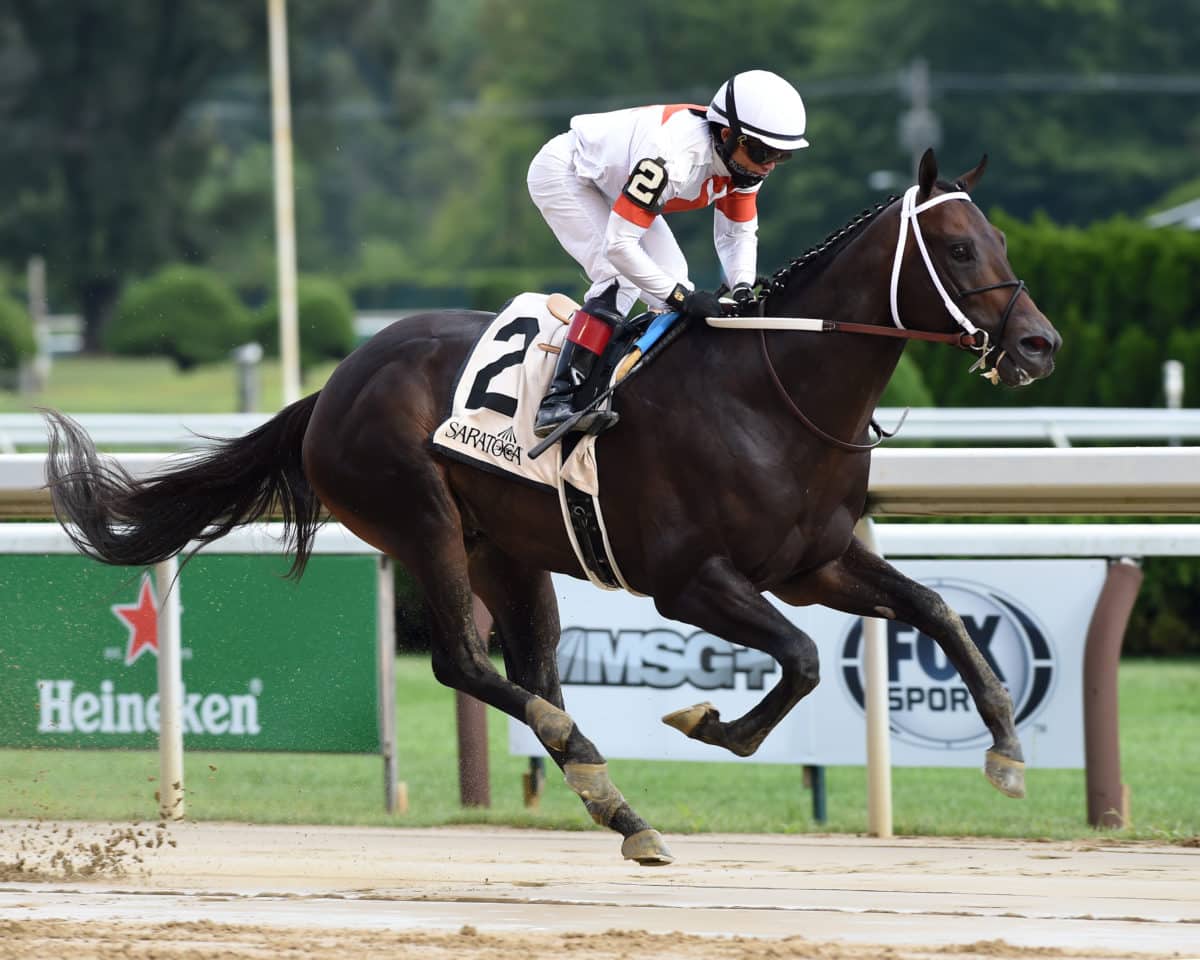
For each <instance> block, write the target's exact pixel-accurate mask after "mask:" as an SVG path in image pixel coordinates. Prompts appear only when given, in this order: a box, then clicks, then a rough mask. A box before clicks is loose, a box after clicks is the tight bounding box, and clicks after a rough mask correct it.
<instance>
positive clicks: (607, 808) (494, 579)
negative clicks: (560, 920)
mask: <svg viewBox="0 0 1200 960" xmlns="http://www.w3.org/2000/svg"><path fill="white" fill-rule="evenodd" d="M470 577H471V588H472V589H473V590H474V592H475V593H476V594H477V595H478V596H479V598H480V599H481V600H483V602H484V604H485V605H486V606H487V608H488V610H489V612H490V613H491V614H492V616H493V617H494V618H495V621H496V625H497V627H498V628H499V633H500V637H501V640H502V642H503V645H504V663H505V670H506V672H507V674H508V677H509V679H510V680H511V681H512V682H514V683H515V684H517V685H519V686H520V687H522V688H523V689H524V690H526V691H528V692H530V693H532V694H534V695H533V696H531V697H529V698H528V699H527V700H526V701H525V703H524V706H523V708H522V712H521V714H520V716H519V717H518V719H521V720H524V721H525V722H526V723H527V724H529V726H530V728H531V729H532V730H533V732H534V733H535V734H536V735H537V738H538V739H539V740H540V741H541V742H542V745H543V746H545V747H546V751H547V753H549V755H550V757H551V758H552V759H553V760H554V762H555V763H557V764H558V766H559V767H560V769H561V770H562V772H563V777H564V778H565V779H566V782H567V785H568V786H569V787H570V788H571V789H572V790H574V791H575V793H576V794H578V795H579V798H580V799H581V800H582V801H583V804H584V806H585V807H586V808H587V811H588V813H589V814H590V816H591V817H592V819H593V820H594V821H595V822H596V823H598V824H600V825H602V826H606V827H611V828H612V829H613V830H616V831H617V832H618V833H620V834H621V835H622V836H623V837H624V838H625V840H624V842H623V843H622V844H621V854H622V856H624V857H625V858H626V859H628V860H636V861H637V862H638V863H641V864H644V865H647V866H652V865H660V864H667V863H670V862H671V861H672V860H674V859H675V858H674V857H673V856H672V855H671V851H670V850H669V849H667V845H666V843H665V842H664V841H663V838H662V835H661V834H660V833H659V832H658V831H657V830H655V829H653V828H652V827H651V826H650V825H649V824H648V823H646V821H645V820H643V819H642V818H641V817H640V816H638V814H637V813H636V812H635V811H634V810H633V808H632V807H631V806H630V805H629V803H628V801H626V799H625V798H624V797H623V796H622V795H621V791H620V790H618V789H617V788H616V786H615V785H614V784H613V782H612V780H611V779H609V776H608V765H607V764H606V763H605V760H604V757H603V756H601V754H600V752H599V751H598V750H597V749H596V747H595V746H594V745H593V744H592V742H591V741H590V740H588V739H587V737H585V736H584V735H583V733H582V732H580V730H579V728H578V727H576V726H575V721H574V720H572V719H571V717H570V716H569V715H568V714H567V713H566V712H565V711H564V710H563V701H562V689H561V686H560V681H559V676H558V640H559V636H560V631H559V621H558V603H557V601H556V600H555V597H554V589H553V585H552V583H551V580H550V575H549V574H548V573H547V572H546V571H544V570H535V569H533V568H530V567H528V566H526V565H524V564H522V563H521V562H520V561H518V560H516V559H515V558H513V557H510V556H507V555H505V554H503V553H501V552H499V551H498V550H496V549H495V548H494V547H492V546H491V545H490V544H488V543H477V544H473V545H472V548H471V553H470Z"/></svg>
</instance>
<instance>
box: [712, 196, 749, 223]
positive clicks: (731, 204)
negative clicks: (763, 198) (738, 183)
mask: <svg viewBox="0 0 1200 960" xmlns="http://www.w3.org/2000/svg"><path fill="white" fill-rule="evenodd" d="M757 197H758V191H755V192H754V193H739V192H734V193H727V194H725V196H723V197H721V199H720V200H718V201H717V202H716V208H717V209H718V210H720V211H721V212H722V213H723V214H725V216H727V217H728V218H729V219H730V220H736V221H737V222H738V223H746V222H747V221H749V220H753V219H754V218H755V217H757V216H758V200H757Z"/></svg>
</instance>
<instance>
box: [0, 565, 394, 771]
mask: <svg viewBox="0 0 1200 960" xmlns="http://www.w3.org/2000/svg"><path fill="white" fill-rule="evenodd" d="M286 569H287V561H286V560H285V559H283V558H281V557H278V556H263V555H250V554H244V555H238V554H221V555H212V556H205V555H203V554H201V555H200V556H198V557H197V558H195V559H194V560H193V561H192V562H191V563H189V564H187V565H186V566H185V567H184V568H183V572H182V574H181V576H180V578H179V580H178V581H177V582H176V584H175V586H174V588H173V589H175V590H178V591H179V592H180V602H181V606H182V630H181V635H182V641H183V644H182V646H183V649H182V662H183V685H184V689H183V694H182V700H181V713H182V721H183V735H184V743H185V746H186V747H187V748H190V749H204V750H298V751H313V752H339V753H374V752H377V751H378V749H379V734H378V726H377V709H378V706H377V704H378V692H377V685H376V667H375V635H376V631H375V616H376V614H375V599H374V590H375V560H374V558H373V557H371V556H362V555H360V556H342V555H339V556H316V557H314V558H313V559H312V561H311V562H310V564H309V566H308V569H307V571H306V573H305V576H304V578H303V580H301V581H300V582H299V583H296V582H293V581H291V580H284V579H283V578H282V576H281V575H282V574H283V573H284V572H285V571H286ZM158 636H159V633H158V598H157V596H156V595H155V587H154V580H153V578H152V576H151V575H150V573H149V572H145V571H141V570H133V569H121V568H112V567H105V566H103V565H101V564H97V563H95V562H94V561H91V560H87V559H85V558H83V557H78V556H71V555H54V556H28V555H23V556H13V555H4V556H0V746H6V747H119V748H153V747H155V746H156V745H157V735H158V728H159V704H158V692H157V687H158V671H157V659H158Z"/></svg>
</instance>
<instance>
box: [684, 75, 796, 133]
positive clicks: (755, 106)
mask: <svg viewBox="0 0 1200 960" xmlns="http://www.w3.org/2000/svg"><path fill="white" fill-rule="evenodd" d="M707 116H708V119H709V120H710V121H711V122H713V123H717V124H720V125H721V126H722V127H729V128H730V130H732V131H733V135H732V136H731V137H730V140H731V141H735V142H736V140H737V138H738V137H739V136H746V137H749V138H752V139H754V140H759V141H761V142H762V143H765V144H766V145H767V146H769V147H774V148H775V149H776V150H799V149H801V148H802V147H807V146H808V141H807V140H805V139H804V126H805V123H806V121H807V117H806V115H805V112H804V101H803V100H801V99H800V94H799V93H797V92H796V88H795V87H793V86H792V85H791V84H790V83H788V82H787V81H786V80H784V79H783V77H781V76H779V74H777V73H771V72H770V71H769V70H747V71H746V72H744V73H739V74H735V75H734V76H733V77H731V78H730V79H728V80H726V81H725V82H724V83H723V84H721V88H720V89H719V90H718V91H717V93H716V96H714V97H713V100H712V103H710V104H709V105H708V114H707Z"/></svg>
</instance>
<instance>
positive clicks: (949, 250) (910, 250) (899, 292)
mask: <svg viewBox="0 0 1200 960" xmlns="http://www.w3.org/2000/svg"><path fill="white" fill-rule="evenodd" d="M986 166H987V156H986V155H985V156H984V157H983V159H981V160H980V162H979V164H978V165H977V166H976V167H975V168H974V169H973V170H970V171H968V172H967V173H964V174H963V175H962V176H960V177H959V178H958V179H957V180H955V181H954V183H946V182H945V181H942V180H939V179H938V168H937V159H936V157H935V156H934V153H933V150H932V149H929V150H926V151H925V154H924V156H922V157H921V164H920V168H919V171H918V175H917V183H916V185H915V186H913V187H910V188H909V190H908V192H907V193H906V194H905V195H904V198H903V199H902V201H901V211H900V232H899V238H898V240H897V247H896V252H895V257H894V262H893V270H892V293H891V300H892V319H893V322H894V323H895V324H896V326H898V327H900V326H904V323H903V322H902V320H904V319H909V318H913V319H915V318H934V317H942V318H945V320H946V322H945V323H940V321H939V323H940V325H941V326H942V327H946V326H950V327H951V328H952V329H953V326H954V325H955V324H957V326H958V327H960V328H961V329H962V330H963V331H964V332H965V333H966V334H968V335H972V336H973V337H974V339H975V349H977V350H978V351H979V352H980V354H981V356H980V360H979V363H978V364H977V365H976V366H979V367H983V368H985V372H984V376H986V377H988V379H990V380H991V381H992V382H993V383H996V382H997V381H1001V382H1003V383H1005V384H1007V385H1008V386H1024V385H1025V384H1029V383H1032V382H1033V381H1034V380H1039V379H1041V378H1042V377H1045V376H1047V375H1049V374H1050V372H1051V371H1053V369H1054V355H1055V353H1056V352H1057V351H1058V348H1059V347H1060V346H1061V344H1062V337H1061V336H1060V335H1059V333H1058V331H1057V330H1055V329H1054V326H1053V325H1052V324H1051V323H1050V321H1049V320H1048V319H1046V316H1045V314H1043V313H1042V312H1041V310H1039V309H1038V307H1037V304H1035V303H1034V302H1033V298H1032V297H1031V296H1030V295H1029V292H1028V291H1027V290H1026V289H1025V283H1024V281H1022V280H1018V279H1017V278H1016V276H1015V274H1014V273H1013V269H1012V266H1011V265H1010V264H1009V262H1008V253H1007V248H1006V244H1005V238H1004V234H1003V233H1002V232H1001V231H1000V230H999V229H997V228H996V227H995V226H994V225H993V224H992V223H991V222H989V220H988V219H987V217H985V216H984V214H983V212H982V211H981V210H980V209H979V207H977V206H976V205H975V204H974V203H972V202H971V198H970V192H971V191H972V190H973V189H974V188H975V185H976V184H978V182H979V180H980V178H981V177H982V176H983V171H984V169H985V168H986ZM909 231H911V232H912V234H913V240H914V241H915V242H909V241H908V233H909ZM902 278H903V279H902ZM939 295H940V299H941V303H940V304H939V303H938V302H937V300H938V297H939ZM929 322H932V321H929ZM988 363H990V364H991V365H992V369H991V370H986V366H987V364H988ZM972 369H975V368H974V367H973V368H972Z"/></svg>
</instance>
